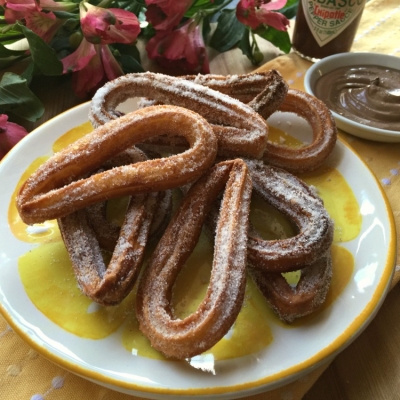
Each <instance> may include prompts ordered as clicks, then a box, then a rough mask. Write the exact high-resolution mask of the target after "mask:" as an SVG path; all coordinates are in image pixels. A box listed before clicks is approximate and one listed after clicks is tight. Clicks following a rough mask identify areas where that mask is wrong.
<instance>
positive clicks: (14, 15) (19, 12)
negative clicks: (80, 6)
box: [2, 0, 77, 24]
mask: <svg viewBox="0 0 400 400" xmlns="http://www.w3.org/2000/svg"><path fill="white" fill-rule="evenodd" d="M2 5H3V6H4V8H5V11H4V19H5V20H6V22H7V23H8V24H13V23H14V22H16V21H17V20H23V19H25V18H26V17H27V15H29V14H30V13H31V12H33V11H42V10H45V11H72V10H74V9H75V8H76V7H77V5H76V4H75V3H72V2H69V1H62V2H61V1H60V2H56V1H53V0H40V2H39V1H37V0H3V2H2Z"/></svg>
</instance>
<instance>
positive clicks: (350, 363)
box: [0, 49, 400, 400]
mask: <svg viewBox="0 0 400 400" xmlns="http://www.w3.org/2000/svg"><path fill="white" fill-rule="evenodd" d="M265 54H266V58H265V60H264V61H268V58H273V57H275V56H276V55H277V54H276V52H275V50H273V49H271V50H268V49H267V51H266V52H265ZM210 61H211V72H212V73H220V74H228V73H244V72H251V71H253V70H254V69H255V67H254V66H253V65H251V63H250V62H249V61H248V60H247V59H246V57H244V56H243V55H241V52H240V50H235V51H234V52H230V53H226V54H218V55H212V56H211V60H210ZM148 67H149V68H150V69H152V68H153V66H151V65H150V66H148ZM33 89H34V90H35V92H36V94H37V95H38V97H39V98H40V99H41V100H42V102H43V103H44V104H45V107H46V112H45V115H44V116H43V117H42V118H41V119H40V120H39V121H37V122H36V123H24V122H23V121H19V123H21V124H23V125H25V126H26V128H27V129H28V130H29V131H31V130H32V129H34V128H35V127H36V126H39V125H40V124H42V123H43V122H45V121H46V120H48V119H50V118H51V117H53V116H55V115H57V114H59V113H61V112H62V111H64V110H67V109H69V108H71V107H73V106H74V105H77V104H79V103H81V102H83V101H86V100H87V99H79V98H77V97H76V96H75V95H74V94H73V91H72V88H71V83H70V78H69V77H61V78H51V79H49V78H46V79H45V80H44V79H40V78H37V79H36V80H35V81H34V84H33ZM399 157H400V155H399ZM399 162H400V158H399ZM343 312H345V310H344V311H343ZM399 315H400V287H398V286H397V287H395V288H394V289H393V290H392V291H391V292H390V294H389V296H388V297H387V299H386V300H385V302H384V304H383V306H382V308H381V310H380V311H379V312H378V314H377V316H376V318H375V319H374V320H373V321H372V323H371V324H370V325H369V326H368V327H367V329H366V330H365V331H364V332H363V333H362V334H361V336H360V337H358V338H357V339H356V340H355V341H354V342H353V343H352V344H351V345H350V346H349V347H348V348H347V349H345V350H344V351H343V352H342V353H341V354H340V355H339V356H338V357H337V358H336V359H335V360H334V361H333V362H332V364H331V365H330V366H329V367H328V368H327V370H326V371H325V372H324V374H323V375H322V376H321V377H320V379H319V380H318V381H317V382H316V384H315V385H314V386H313V387H312V389H311V390H310V391H309V392H308V393H307V394H306V396H305V397H304V399H305V400H321V399H323V400H361V399H362V400H396V399H400V356H399V354H400V318H399ZM300 345H301V344H300V343H299V346H300ZM293 351H296V349H293ZM0 397H1V396H0ZM266 399H267V395H266ZM287 400H289V399H287Z"/></svg>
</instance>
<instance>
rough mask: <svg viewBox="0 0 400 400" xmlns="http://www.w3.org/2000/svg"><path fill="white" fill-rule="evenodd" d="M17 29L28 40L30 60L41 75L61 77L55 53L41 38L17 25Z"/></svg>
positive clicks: (59, 63)
mask: <svg viewBox="0 0 400 400" xmlns="http://www.w3.org/2000/svg"><path fill="white" fill-rule="evenodd" d="M18 27H19V29H20V30H21V32H22V33H23V34H24V35H25V37H26V39H27V40H28V43H29V49H30V52H31V55H32V60H33V62H34V63H35V64H36V65H37V67H38V68H39V70H40V71H41V72H42V74H43V75H48V76H54V75H61V74H62V72H63V65H62V62H61V61H60V60H59V59H58V58H57V54H56V52H55V51H54V50H53V49H52V48H51V47H50V46H49V45H48V44H47V43H46V42H45V41H44V40H43V39H42V38H41V37H39V36H38V35H36V33H34V32H32V31H31V30H30V29H28V28H27V27H25V26H24V25H18Z"/></svg>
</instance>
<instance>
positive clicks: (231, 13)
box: [209, 10, 247, 53]
mask: <svg viewBox="0 0 400 400" xmlns="http://www.w3.org/2000/svg"><path fill="white" fill-rule="evenodd" d="M246 30H247V29H246V27H245V26H244V25H243V24H241V23H240V22H239V20H238V19H237V18H236V10H223V11H222V12H221V15H220V16H219V18H218V25H217V29H216V30H215V32H214V34H213V35H212V37H211V39H210V43H209V44H210V46H211V47H212V48H214V49H215V50H217V51H219V52H220V53H223V52H224V51H227V50H230V49H232V48H233V47H235V46H236V45H237V44H238V43H239V42H240V40H241V39H242V37H243V34H244V33H245V31H246Z"/></svg>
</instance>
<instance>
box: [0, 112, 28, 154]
mask: <svg viewBox="0 0 400 400" xmlns="http://www.w3.org/2000/svg"><path fill="white" fill-rule="evenodd" d="M27 134H28V132H27V131H26V129H25V128H23V127H22V126H20V125H18V124H15V123H14V122H8V116H7V115H5V114H0V159H1V158H3V157H4V156H5V155H6V154H7V153H8V151H9V150H10V149H11V148H12V147H13V146H15V145H16V144H17V143H18V142H19V141H20V140H21V139H22V138H23V137H25V136H26V135H27Z"/></svg>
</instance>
